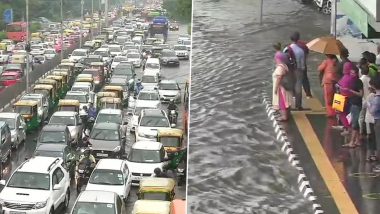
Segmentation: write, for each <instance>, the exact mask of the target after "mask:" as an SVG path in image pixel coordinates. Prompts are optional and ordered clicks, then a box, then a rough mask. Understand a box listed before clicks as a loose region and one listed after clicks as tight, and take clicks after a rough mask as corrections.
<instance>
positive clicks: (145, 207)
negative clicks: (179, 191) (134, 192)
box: [133, 200, 170, 214]
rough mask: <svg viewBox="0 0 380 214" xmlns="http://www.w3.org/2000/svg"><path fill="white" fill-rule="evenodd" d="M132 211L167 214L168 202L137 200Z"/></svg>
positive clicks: (168, 210)
mask: <svg viewBox="0 0 380 214" xmlns="http://www.w3.org/2000/svg"><path fill="white" fill-rule="evenodd" d="M133 210H134V212H135V213H157V214H161V213H169V212H170V201H158V200H137V201H136V202H135V204H134V206H133Z"/></svg>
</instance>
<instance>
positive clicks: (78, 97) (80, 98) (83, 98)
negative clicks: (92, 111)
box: [65, 94, 88, 103]
mask: <svg viewBox="0 0 380 214" xmlns="http://www.w3.org/2000/svg"><path fill="white" fill-rule="evenodd" d="M65 99H67V100H78V101H79V102H80V103H87V102H88V97H87V95H75V94H67V95H66V97H65Z"/></svg>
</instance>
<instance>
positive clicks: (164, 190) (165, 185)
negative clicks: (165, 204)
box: [137, 177, 175, 201]
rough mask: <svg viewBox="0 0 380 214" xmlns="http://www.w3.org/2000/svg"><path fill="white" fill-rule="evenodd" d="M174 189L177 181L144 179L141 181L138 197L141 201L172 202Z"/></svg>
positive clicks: (153, 178)
mask: <svg viewBox="0 0 380 214" xmlns="http://www.w3.org/2000/svg"><path fill="white" fill-rule="evenodd" d="M174 188H175V180H174V179H172V178H157V177H144V178H143V179H141V181H140V187H139V191H138V192H137V197H138V199H139V200H150V199H154V200H160V201H172V200H173V199H174V195H175V193H174Z"/></svg>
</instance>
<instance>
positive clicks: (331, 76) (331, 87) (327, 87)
mask: <svg viewBox="0 0 380 214" xmlns="http://www.w3.org/2000/svg"><path fill="white" fill-rule="evenodd" d="M326 57H327V59H325V60H323V62H322V63H321V64H320V65H319V67H318V71H319V72H320V73H321V74H322V75H323V77H322V84H321V86H322V87H323V95H324V98H325V105H326V116H327V117H335V115H336V113H335V110H334V109H333V108H332V103H333V100H334V92H335V84H336V83H337V81H338V77H337V62H338V59H337V58H336V56H335V55H331V54H327V55H326Z"/></svg>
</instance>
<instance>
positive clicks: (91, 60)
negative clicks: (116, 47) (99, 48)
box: [82, 58, 100, 64]
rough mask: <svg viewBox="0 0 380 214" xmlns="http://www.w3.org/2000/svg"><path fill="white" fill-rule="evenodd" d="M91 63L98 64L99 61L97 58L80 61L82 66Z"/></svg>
mask: <svg viewBox="0 0 380 214" xmlns="http://www.w3.org/2000/svg"><path fill="white" fill-rule="evenodd" d="M91 62H100V59H98V58H84V59H83V61H82V63H83V64H91Z"/></svg>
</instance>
